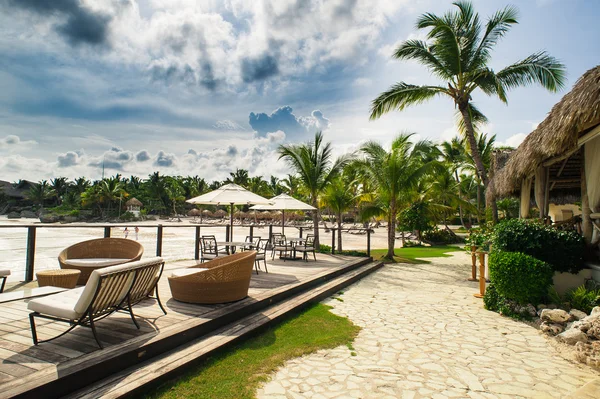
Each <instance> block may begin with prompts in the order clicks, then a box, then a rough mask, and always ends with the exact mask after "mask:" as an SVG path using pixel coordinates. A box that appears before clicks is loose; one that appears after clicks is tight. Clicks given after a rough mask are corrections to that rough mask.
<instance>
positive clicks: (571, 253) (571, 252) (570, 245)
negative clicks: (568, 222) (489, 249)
mask: <svg viewBox="0 0 600 399" xmlns="http://www.w3.org/2000/svg"><path fill="white" fill-rule="evenodd" d="M492 244H493V249H494V250H501V251H509V252H522V253H524V254H527V255H530V256H533V257H534V258H537V259H539V260H542V261H544V262H547V263H549V264H550V265H552V267H553V268H554V270H555V271H557V272H570V273H578V272H579V271H580V270H581V269H582V268H583V253H584V250H585V244H584V241H583V237H581V236H580V235H579V234H577V233H576V232H574V231H563V230H557V229H555V228H553V227H551V226H546V225H543V224H541V223H539V222H535V221H527V220H524V219H511V220H507V221H504V222H501V223H499V224H498V225H496V227H495V228H494V234H493V235H492Z"/></svg>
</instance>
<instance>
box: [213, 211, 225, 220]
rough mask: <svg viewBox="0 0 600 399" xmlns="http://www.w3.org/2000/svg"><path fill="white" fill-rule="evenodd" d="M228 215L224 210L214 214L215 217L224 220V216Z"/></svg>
mask: <svg viewBox="0 0 600 399" xmlns="http://www.w3.org/2000/svg"><path fill="white" fill-rule="evenodd" d="M226 215H227V212H225V211H224V210H223V209H217V210H216V211H215V213H214V216H215V217H218V218H222V217H223V216H226Z"/></svg>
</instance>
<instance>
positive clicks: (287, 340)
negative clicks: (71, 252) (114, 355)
mask: <svg viewBox="0 0 600 399" xmlns="http://www.w3.org/2000/svg"><path fill="white" fill-rule="evenodd" d="M329 309H331V308H330V307H329V306H326V305H322V304H317V305H314V306H312V307H310V308H309V309H307V310H306V311H304V312H302V313H300V314H299V315H295V316H293V318H288V319H287V320H285V321H283V322H282V323H279V324H277V325H275V326H273V327H270V328H268V329H267V330H265V331H264V332H262V333H260V334H259V335H256V336H254V337H252V338H250V339H247V340H245V341H243V342H241V343H238V344H236V345H234V346H232V347H230V348H229V349H226V350H223V351H220V352H219V353H217V354H215V355H213V356H212V357H210V358H209V359H207V360H206V361H203V362H202V364H201V365H199V366H196V367H195V368H193V369H191V370H190V371H188V372H187V373H186V374H184V375H183V376H181V377H180V378H178V379H176V380H173V381H169V382H167V383H165V384H163V385H161V386H160V387H158V389H156V390H154V391H153V392H152V393H151V394H149V395H148V396H144V397H146V398H211V399H221V398H223V399H225V398H227V399H231V398H236V399H251V398H255V393H256V390H257V388H258V387H259V386H260V385H261V384H262V383H264V382H265V381H267V380H268V376H269V374H271V373H272V372H274V371H275V370H277V368H279V367H280V366H282V365H283V364H284V362H285V361H286V360H288V359H292V358H296V357H300V356H303V355H306V354H309V353H313V352H315V351H317V350H319V349H329V348H335V347H337V346H340V345H346V346H348V348H349V351H350V350H352V345H351V343H352V341H353V340H354V338H355V337H356V335H357V334H358V331H359V330H360V328H359V327H358V326H355V325H354V324H352V322H351V321H350V320H348V319H346V318H344V317H339V316H336V315H334V314H333V313H331V312H330V311H329ZM350 355H352V353H351V352H350Z"/></svg>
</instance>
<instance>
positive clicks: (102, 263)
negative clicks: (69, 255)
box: [64, 258, 131, 267]
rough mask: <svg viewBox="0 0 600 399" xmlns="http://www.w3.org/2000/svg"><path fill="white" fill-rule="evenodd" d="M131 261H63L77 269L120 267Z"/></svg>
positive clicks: (96, 259) (88, 259)
mask: <svg viewBox="0 0 600 399" xmlns="http://www.w3.org/2000/svg"><path fill="white" fill-rule="evenodd" d="M130 260H131V259H120V258H85V259H67V260H65V261H64V263H65V265H69V266H78V267H103V266H113V265H120V264H122V263H125V262H128V261H130Z"/></svg>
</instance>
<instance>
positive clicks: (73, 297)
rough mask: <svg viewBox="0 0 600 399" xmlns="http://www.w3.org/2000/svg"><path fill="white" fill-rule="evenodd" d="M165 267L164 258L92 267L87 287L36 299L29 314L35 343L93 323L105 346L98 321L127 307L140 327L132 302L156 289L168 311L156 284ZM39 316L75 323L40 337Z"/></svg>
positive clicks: (30, 303)
mask: <svg viewBox="0 0 600 399" xmlns="http://www.w3.org/2000/svg"><path fill="white" fill-rule="evenodd" d="M163 267H164V261H163V259H162V258H151V259H145V260H143V261H137V262H131V263H127V264H122V265H116V266H109V267H105V268H102V269H98V270H94V271H92V273H91V275H90V278H89V279H88V282H87V283H86V285H85V286H84V287H79V288H74V289H71V290H68V291H64V292H60V293H58V294H54V295H49V296H45V297H42V298H36V299H32V300H31V301H29V304H28V305H27V308H28V309H29V310H32V311H33V312H32V313H30V314H29V322H30V324H31V335H32V338H33V343H34V345H38V344H39V343H42V342H48V341H51V340H53V339H56V338H58V337H61V336H63V335H65V334H66V333H68V332H69V331H71V330H72V329H74V328H75V327H77V326H84V327H91V329H92V333H93V334H94V339H95V340H96V342H97V343H98V346H99V347H100V348H102V343H101V342H100V340H99V339H98V335H97V333H96V327H95V324H94V323H95V322H96V321H98V320H100V319H103V318H105V317H107V316H109V315H110V314H112V313H113V312H116V311H118V310H124V311H127V312H129V314H130V316H131V319H132V320H133V323H134V324H135V326H136V327H137V328H138V329H139V328H140V327H139V325H138V323H137V321H136V320H135V315H134V313H133V310H132V306H133V305H135V304H136V303H138V302H140V301H141V300H142V299H144V298H146V297H147V296H148V295H150V294H151V293H152V292H153V291H155V292H156V295H157V297H156V299H157V301H158V304H159V306H160V308H161V310H162V311H163V312H164V313H165V314H166V311H165V309H164V308H163V306H162V304H161V303H160V299H159V298H158V289H157V287H156V286H157V284H158V280H159V279H160V276H161V274H162V270H163ZM36 317H38V318H43V319H49V320H54V321H61V322H65V323H69V324H70V325H71V327H69V329H67V330H66V331H65V332H63V333H61V334H59V335H57V336H56V337H54V338H50V339H48V340H45V341H40V340H39V339H38V336H37V331H36V327H35V318H36Z"/></svg>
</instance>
